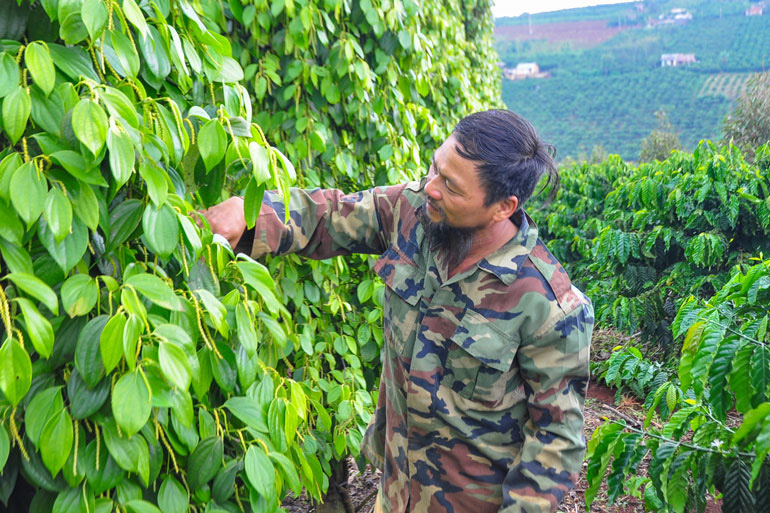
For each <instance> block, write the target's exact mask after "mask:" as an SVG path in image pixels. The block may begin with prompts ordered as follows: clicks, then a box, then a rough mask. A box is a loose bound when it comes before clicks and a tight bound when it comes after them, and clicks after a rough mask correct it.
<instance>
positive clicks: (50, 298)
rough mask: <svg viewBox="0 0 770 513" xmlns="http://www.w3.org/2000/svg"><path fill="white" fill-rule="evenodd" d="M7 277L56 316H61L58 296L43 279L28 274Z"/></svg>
mask: <svg viewBox="0 0 770 513" xmlns="http://www.w3.org/2000/svg"><path fill="white" fill-rule="evenodd" d="M5 277H6V278H8V279H9V280H11V281H12V282H13V283H14V285H16V286H17V287H19V288H20V289H21V290H23V291H24V292H26V293H27V294H29V295H30V296H32V297H34V298H35V299H37V300H39V301H40V302H42V303H43V304H44V305H45V306H46V307H47V308H48V309H49V310H50V311H51V312H52V313H53V314H54V315H59V301H58V299H57V298H56V294H54V291H53V289H51V287H49V286H48V285H47V284H46V283H44V282H43V281H42V280H41V279H39V278H37V277H35V276H32V275H31V274H27V273H11V274H7V275H6V276H5Z"/></svg>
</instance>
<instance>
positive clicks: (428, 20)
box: [0, 0, 499, 513]
mask: <svg viewBox="0 0 770 513" xmlns="http://www.w3.org/2000/svg"><path fill="white" fill-rule="evenodd" d="M491 27H492V24H491V14H490V3H489V2H487V1H482V0H478V1H477V0H465V1H459V0H457V1H452V2H439V1H433V0H431V1H425V2H419V3H418V2H414V1H411V0H406V1H403V0H381V1H379V0H373V1H367V0H363V1H361V2H350V1H348V0H272V1H270V2H268V1H266V0H256V1H247V0H243V1H239V0H230V1H229V2H220V1H213V0H198V1H188V0H138V1H137V0H40V1H27V0H19V1H18V2H12V1H11V2H2V4H0V98H1V99H2V110H1V112H0V121H1V124H0V128H1V129H0V254H1V255H2V261H1V262H0V321H1V322H0V339H2V345H0V392H2V397H1V398H0V469H2V473H1V474H0V500H2V501H3V502H4V503H5V504H10V505H14V504H17V505H18V504H24V505H26V504H27V503H28V501H29V500H30V498H31V504H30V506H29V509H30V511H55V512H64V511H67V512H70V511H83V512H92V511H111V510H115V509H118V510H119V511H122V512H141V513H145V512H151V511H158V510H160V511H164V512H166V511H168V512H183V511H187V510H188V509H193V510H195V511H209V512H215V511H231V512H235V511H255V512H271V511H278V510H280V501H281V499H282V498H283V497H284V496H285V495H286V493H287V492H288V491H289V490H290V491H292V492H293V493H295V494H299V493H301V492H302V491H303V490H304V491H305V492H306V493H307V495H308V496H309V497H311V498H312V499H314V500H316V501H320V500H322V499H323V498H324V497H325V496H327V495H326V494H327V493H329V492H330V491H335V490H337V491H338V489H339V486H338V484H339V483H338V480H337V478H336V477H335V478H334V479H331V478H330V476H333V475H335V476H336V474H335V469H337V468H339V467H340V462H341V461H343V460H344V459H345V458H346V457H347V456H348V455H351V454H352V455H354V456H356V455H358V454H359V451H360V441H361V436H362V433H363V430H364V428H365V426H366V424H367V421H368V418H369V416H370V415H371V412H372V410H373V405H374V404H375V402H376V394H375V393H373V392H372V391H374V390H377V383H376V380H377V376H378V374H379V346H380V344H381V343H382V335H381V332H380V330H379V329H378V328H377V325H378V322H379V319H380V316H381V310H380V308H379V298H380V295H381V290H380V289H381V284H379V283H378V282H377V281H375V279H374V275H373V273H371V271H370V270H369V262H368V260H367V259H364V258H360V257H359V258H355V259H348V260H345V259H341V258H337V259H333V260H329V261H321V262H306V261H300V260H299V259H298V258H296V257H286V258H282V259H266V260H265V261H263V262H256V261H254V260H252V259H251V258H249V256H248V255H244V254H238V253H236V252H235V251H234V250H233V249H232V248H230V247H229V245H228V244H227V243H226V242H225V241H224V240H223V239H222V238H220V237H217V236H213V235H212V234H211V232H210V230H209V229H208V227H207V226H206V223H205V220H203V219H201V217H200V216H199V215H197V213H196V212H197V210H198V209H200V208H203V207H206V206H210V205H212V204H214V203H216V202H218V201H220V200H222V199H225V198H227V197H228V196H229V195H231V194H243V195H244V196H245V198H246V210H245V214H246V218H247V221H248V223H249V224H250V225H253V223H254V220H255V218H256V215H257V213H258V206H259V204H260V201H261V197H262V194H263V192H264V190H265V189H267V188H270V189H277V190H278V191H279V192H281V193H283V194H287V192H288V187H289V186H290V185H292V184H298V185H300V186H306V187H311V186H335V185H336V186H340V187H344V188H347V189H351V188H356V189H358V188H362V187H368V186H371V185H373V184H384V183H387V182H388V181H396V180H402V179H405V178H408V177H415V176H418V175H420V174H422V173H423V170H424V169H425V168H427V162H429V156H430V154H431V152H432V151H433V149H434V148H435V147H436V146H437V145H438V144H439V143H440V142H441V140H442V139H443V138H444V137H446V135H447V134H448V131H449V130H451V128H452V126H453V124H454V122H456V121H457V120H459V118H460V117H462V116H463V115H465V114H467V113H469V112H471V111H473V110H479V109H481V108H483V107H490V106H496V105H498V104H499V79H498V78H497V76H496V71H495V68H494V63H495V61H496V59H495V58H494V54H493V52H492V50H491V44H490V37H491ZM199 224H200V225H199Z"/></svg>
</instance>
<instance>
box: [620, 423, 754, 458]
mask: <svg viewBox="0 0 770 513" xmlns="http://www.w3.org/2000/svg"><path fill="white" fill-rule="evenodd" d="M610 422H612V423H613V424H617V425H619V426H623V427H624V428H627V429H630V430H631V431H633V432H634V433H638V434H640V435H642V436H647V437H650V438H656V439H658V440H661V441H663V442H668V443H672V444H674V445H677V446H682V447H687V448H688V449H692V450H694V451H700V452H708V453H711V454H718V455H720V456H724V455H725V453H724V452H722V451H715V450H714V449H710V448H708V447H701V446H700V445H693V444H688V443H686V442H682V441H681V440H672V439H671V438H666V437H665V436H660V435H656V434H654V433H650V432H649V431H645V430H643V429H637V428H635V427H633V426H629V425H628V424H625V423H623V422H618V421H617V420H611V421H610ZM738 456H744V457H747V458H754V457H755V454H753V453H750V452H740V451H738Z"/></svg>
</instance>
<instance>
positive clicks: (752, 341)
mask: <svg viewBox="0 0 770 513" xmlns="http://www.w3.org/2000/svg"><path fill="white" fill-rule="evenodd" d="M706 322H708V323H711V324H713V325H714V326H717V327H719V328H724V329H725V330H727V331H729V332H730V333H732V334H733V335H737V336H738V337H740V338H743V339H746V340H748V341H749V342H751V343H752V344H754V345H757V346H760V347H764V346H766V345H767V344H765V343H764V342H762V341H761V340H756V339H753V338H751V337H749V336H748V335H744V334H743V333H741V332H740V331H736V330H734V329H732V328H731V327H729V326H725V325H724V324H720V323H718V322H717V321H715V320H713V319H706Z"/></svg>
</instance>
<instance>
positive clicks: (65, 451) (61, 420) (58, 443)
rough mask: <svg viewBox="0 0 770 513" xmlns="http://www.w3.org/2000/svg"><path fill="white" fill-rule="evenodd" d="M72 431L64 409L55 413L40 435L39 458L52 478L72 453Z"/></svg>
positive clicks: (69, 418) (69, 419) (70, 421)
mask: <svg viewBox="0 0 770 513" xmlns="http://www.w3.org/2000/svg"><path fill="white" fill-rule="evenodd" d="M73 439H74V430H73V428H72V418H71V417H70V414H69V412H68V411H67V409H66V408H62V409H60V410H59V411H58V412H56V413H55V414H54V415H53V416H52V417H51V418H50V419H48V422H46V425H45V427H43V432H42V433H40V456H41V457H42V458H43V464H45V466H46V468H47V469H48V470H49V471H50V472H51V475H52V476H53V477H56V474H58V473H59V471H60V470H61V468H62V467H63V466H64V463H65V462H66V461H67V457H68V456H69V455H70V451H72V441H73Z"/></svg>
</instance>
